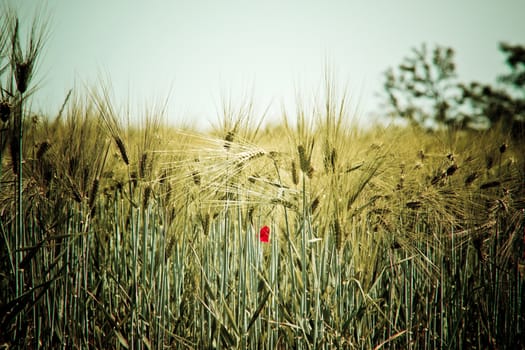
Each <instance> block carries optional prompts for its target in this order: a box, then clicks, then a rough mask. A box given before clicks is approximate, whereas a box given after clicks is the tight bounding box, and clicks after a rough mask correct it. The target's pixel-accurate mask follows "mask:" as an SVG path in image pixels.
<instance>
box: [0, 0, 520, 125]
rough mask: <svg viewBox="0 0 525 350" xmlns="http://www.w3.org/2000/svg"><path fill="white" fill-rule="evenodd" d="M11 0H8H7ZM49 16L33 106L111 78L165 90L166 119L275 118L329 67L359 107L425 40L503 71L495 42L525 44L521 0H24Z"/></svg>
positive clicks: (124, 91) (471, 73) (473, 75)
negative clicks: (243, 114) (227, 114)
mask: <svg viewBox="0 0 525 350" xmlns="http://www.w3.org/2000/svg"><path fill="white" fill-rule="evenodd" d="M1 1H10V0H1ZM11 3H12V4H13V6H14V7H15V8H16V9H18V13H19V15H20V17H21V18H22V19H26V21H27V23H29V21H30V20H31V18H32V16H33V13H34V12H35V8H43V13H45V14H47V16H46V17H49V28H50V35H49V37H48V39H47V41H46V45H45V47H44V51H43V53H42V56H41V59H40V64H39V66H38V73H37V76H36V79H37V81H38V82H39V89H38V91H37V92H36V93H35V95H34V96H33V101H32V106H33V109H36V110H38V111H41V112H43V113H45V114H48V115H55V114H56V113H57V112H58V110H59V109H60V106H61V105H62V102H63V100H64V98H65V96H66V94H67V92H68V91H69V90H70V89H71V88H73V89H74V91H75V92H76V93H77V94H79V95H82V94H85V93H86V92H87V90H88V88H92V87H95V86H97V84H100V82H101V81H102V80H106V81H108V80H109V81H110V82H111V86H112V89H113V91H114V95H115V98H114V103H115V104H116V105H118V106H130V107H131V108H132V109H133V108H136V109H137V112H136V113H139V112H138V111H139V110H141V109H144V108H148V106H153V105H155V104H158V103H162V101H166V106H167V115H166V118H167V120H168V121H169V122H173V123H174V124H177V123H179V122H186V123H187V122H190V123H192V124H196V125H197V126H199V127H207V126H210V125H213V124H214V123H216V122H217V120H218V116H219V115H221V113H222V110H223V106H224V105H225V104H226V102H225V101H230V102H231V105H232V106H233V107H234V108H240V107H241V106H242V105H243V104H245V103H247V102H248V101H252V102H253V104H254V114H256V115H261V114H263V113H264V111H266V110H267V109H268V112H267V117H266V119H267V121H268V122H270V123H271V122H276V123H278V122H279V121H280V120H281V115H282V111H283V109H284V110H285V111H287V113H289V114H290V115H291V116H292V115H293V113H294V108H295V106H296V105H297V103H298V99H297V96H301V99H302V100H303V101H315V100H316V99H319V97H320V92H321V91H322V90H321V87H322V85H323V81H324V73H325V71H326V67H328V69H329V71H330V72H332V74H333V76H334V77H335V78H334V82H335V84H336V85H337V86H338V87H339V88H340V89H341V90H342V89H343V88H345V87H347V94H348V97H349V99H350V103H351V106H352V108H351V109H352V110H353V112H352V113H353V114H354V117H355V118H357V119H358V120H359V121H361V122H365V123H366V122H367V121H369V120H371V119H372V118H373V117H374V116H377V115H381V114H382V111H383V112H384V106H382V104H381V101H382V100H381V98H380V97H378V94H380V93H382V84H383V81H384V78H383V74H384V72H385V70H386V69H388V68H389V67H395V66H397V65H398V64H399V63H401V62H402V60H403V58H404V57H406V56H407V55H409V54H410V50H411V48H414V47H420V45H421V44H422V43H427V45H428V46H429V47H432V46H433V45H435V44H439V45H442V46H449V47H452V48H454V50H455V52H456V56H455V62H456V67H457V73H458V79H459V80H461V81H464V82H469V81H473V80H476V81H481V82H488V83H494V82H495V80H496V77H497V75H499V74H502V73H505V65H504V57H503V55H502V54H501V53H500V52H499V51H498V43H499V42H501V41H506V42H509V43H514V44H525V21H523V13H525V1H523V0H502V1H492V0H462V1H456V0H441V1H426V0H398V1H392V0H371V1H363V0H359V1H356V0H346V1H343V0H324V1H321V0H318V1H312V0H265V1H262V0H259V1H255V0H237V1H235V0H185V1H182V0H150V1H143V0H140V1H139V0H90V1H85V0H18V1H11ZM42 4H44V6H40V7H39V5H42Z"/></svg>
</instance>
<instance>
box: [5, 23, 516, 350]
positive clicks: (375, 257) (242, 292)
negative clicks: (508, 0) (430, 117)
mask: <svg viewBox="0 0 525 350" xmlns="http://www.w3.org/2000/svg"><path fill="white" fill-rule="evenodd" d="M0 15H2V14H1V13H0ZM0 17H1V16H0ZM0 19H2V21H0V84H1V86H0V87H1V89H0V98H1V99H0V120H1V122H0V123H1V124H0V125H1V128H0V151H1V152H0V242H1V244H0V347H1V348H2V349H10V348H21V349H40V348H42V349H48V348H64V349H71V348H97V349H161V348H175V349H193V348H195V349H203V348H242V349H245V348H249V349H310V348H328V349H329V348H348V349H381V348H389V349H434V348H451V349H455V348H460V349H461V348H472V349H520V348H521V349H523V348H525V343H524V341H523V339H525V334H524V329H525V326H524V322H525V320H524V315H525V303H524V302H523V300H525V299H524V293H525V181H524V179H525V160H524V154H525V142H524V138H523V137H522V136H523V135H521V137H519V136H516V134H511V133H510V131H508V128H504V127H503V126H502V127H500V126H499V125H493V126H492V127H491V128H490V129H488V130H485V131H473V130H468V131H467V130H455V129H454V127H448V128H436V129H435V130H433V131H429V130H426V129H423V128H418V127H414V126H410V127H408V126H405V127H400V126H389V127H385V126H379V125H378V126H374V127H370V128H367V129H360V128H359V127H357V126H356V124H355V123H354V121H355V116H356V115H355V112H354V111H353V110H352V108H350V106H349V98H348V96H347V95H346V94H345V93H344V91H341V90H339V89H338V88H337V84H336V79H335V77H332V76H330V75H329V74H327V75H326V77H327V78H326V80H325V82H324V86H323V89H322V91H321V93H320V94H319V96H320V98H319V100H316V101H312V103H304V102H301V101H298V102H297V106H296V108H295V111H296V112H294V114H293V115H289V114H287V113H286V112H283V113H282V115H281V116H280V117H279V118H280V119H279V120H280V121H279V123H277V124H273V125H269V124H265V123H264V118H263V117H264V116H260V115H258V114H257V113H255V112H254V108H253V106H254V104H253V101H246V102H245V103H240V104H239V105H235V104H233V103H226V104H225V105H224V106H223V114H222V117H221V118H220V120H219V123H217V125H216V126H215V128H214V129H212V130H208V131H206V132H198V131H197V130H195V129H192V128H191V127H187V126H184V125H179V126H174V125H172V124H169V123H167V116H166V109H165V105H164V104H162V103H160V104H153V105H151V106H150V107H149V108H145V109H144V110H143V112H142V113H138V115H136V114H135V113H136V112H131V111H132V108H131V106H120V105H117V104H116V103H115V101H114V99H113V97H112V96H113V91H112V89H111V85H110V84H109V83H108V82H106V83H104V82H101V83H100V84H99V85H98V86H95V87H93V88H89V89H88V88H86V89H85V90H86V91H83V92H78V91H76V92H74V93H71V94H68V95H67V96H66V98H65V101H64V104H63V106H62V108H61V110H60V112H59V113H58V115H53V116H49V115H40V114H38V113H34V112H33V111H32V110H31V96H32V94H33V93H34V91H35V88H36V86H35V85H33V84H34V83H33V81H32V78H33V76H34V72H35V67H36V62H37V61H38V56H39V53H40V49H41V48H42V45H43V42H44V39H45V33H46V31H45V30H42V31H39V29H45V25H42V26H41V27H40V25H41V23H40V22H39V21H38V18H37V19H36V20H35V21H34V22H33V27H32V31H30V32H31V33H30V34H29V40H28V42H27V43H26V44H27V45H25V44H24V45H22V44H21V41H20V39H19V30H18V26H19V23H18V19H17V17H16V16H15V15H13V14H8V15H6V16H5V18H4V17H1V18H0ZM4 33H9V35H3V34H4ZM39 33H40V34H39ZM268 231H269V241H268V242H266V241H265V240H264V239H262V235H261V232H268Z"/></svg>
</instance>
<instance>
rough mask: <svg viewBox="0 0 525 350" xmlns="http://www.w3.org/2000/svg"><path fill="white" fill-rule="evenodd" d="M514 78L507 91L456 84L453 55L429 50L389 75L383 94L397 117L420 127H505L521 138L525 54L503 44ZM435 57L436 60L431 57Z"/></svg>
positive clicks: (505, 79) (506, 81)
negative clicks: (385, 94)
mask: <svg viewBox="0 0 525 350" xmlns="http://www.w3.org/2000/svg"><path fill="white" fill-rule="evenodd" d="M500 50H501V52H502V53H503V54H504V55H505V57H506V63H507V66H508V67H509V68H510V73H508V74H506V75H501V76H500V77H499V82H500V83H501V84H502V86H497V87H494V86H490V85H487V84H481V83H478V82H471V83H469V84H463V83H458V82H457V81H456V71H455V65H454V51H453V49H452V48H447V47H442V46H436V47H435V48H434V49H433V50H432V54H431V55H430V54H429V52H428V50H427V47H426V45H424V44H423V45H422V47H421V49H413V53H412V56H410V57H407V58H405V59H404V61H403V63H402V64H400V65H399V66H398V69H397V72H394V70H393V69H389V70H387V72H386V73H385V84H384V88H385V91H386V93H387V97H388V104H389V105H390V106H391V107H392V108H393V111H394V113H395V115H397V116H400V117H402V118H405V119H407V120H409V121H410V122H412V123H413V124H415V125H422V126H434V127H435V126H443V125H444V126H454V127H459V128H467V127H469V128H479V127H481V128H486V127H492V126H495V125H497V124H502V125H503V127H504V129H505V130H507V131H512V132H513V135H514V136H515V137H519V136H522V133H523V123H524V118H525V78H524V77H525V55H524V54H523V52H524V51H525V49H524V48H523V46H519V45H516V46H513V45H509V44H506V43H501V44H500ZM430 56H431V57H430Z"/></svg>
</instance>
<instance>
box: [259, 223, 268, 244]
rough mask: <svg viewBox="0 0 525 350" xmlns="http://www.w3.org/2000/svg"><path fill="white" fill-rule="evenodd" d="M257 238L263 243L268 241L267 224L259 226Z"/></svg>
mask: <svg viewBox="0 0 525 350" xmlns="http://www.w3.org/2000/svg"><path fill="white" fill-rule="evenodd" d="M259 240H260V241H261V242H263V243H268V242H270V228H269V227H268V226H263V227H261V231H260V232H259Z"/></svg>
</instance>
